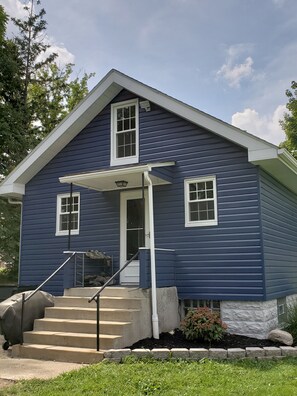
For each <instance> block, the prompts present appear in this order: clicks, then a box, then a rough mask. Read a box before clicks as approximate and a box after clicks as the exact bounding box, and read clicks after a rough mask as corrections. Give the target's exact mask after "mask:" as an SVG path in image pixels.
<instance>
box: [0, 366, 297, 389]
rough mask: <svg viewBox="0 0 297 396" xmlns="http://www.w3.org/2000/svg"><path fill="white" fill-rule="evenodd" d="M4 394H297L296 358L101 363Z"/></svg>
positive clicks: (26, 384)
mask: <svg viewBox="0 0 297 396" xmlns="http://www.w3.org/2000/svg"><path fill="white" fill-rule="evenodd" d="M0 395H30V396H33V395H38V396H43V395H44V396H61V395H72V396H74V395H88V396H89V395H117V396H122V395H127V396H128V395H129V396H131V395H178V396H182V395H195V396H196V395H199V396H200V395H208V396H212V395H228V396H230V395H236V396H237V395H244V396H249V395H251V396H257V395H259V396H265V395H267V396H268V395H269V396H294V395H297V359H293V358H291V359H289V358H287V359H283V360H260V361H255V360H244V361H237V362H236V361H234V362H227V361H225V362H217V361H211V360H203V361H200V362H186V361H176V362H173V361H166V362H157V361H143V362H135V361H133V360H132V359H131V358H130V359H128V360H127V361H126V362H125V363H124V364H115V363H100V364H96V365H92V366H88V367H85V368H83V369H81V370H79V371H72V372H69V373H66V374H63V375H61V376H59V377H57V378H56V379H53V380H48V381H41V380H31V381H22V382H21V383H18V384H17V385H14V386H12V387H9V388H3V389H2V390H0Z"/></svg>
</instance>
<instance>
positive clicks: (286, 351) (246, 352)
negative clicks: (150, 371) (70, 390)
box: [104, 346, 297, 363]
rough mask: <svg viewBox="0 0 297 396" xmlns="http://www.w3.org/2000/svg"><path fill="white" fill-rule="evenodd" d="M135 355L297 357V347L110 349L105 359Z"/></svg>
mask: <svg viewBox="0 0 297 396" xmlns="http://www.w3.org/2000/svg"><path fill="white" fill-rule="evenodd" d="M130 355H132V356H134V357H136V358H137V359H142V358H146V357H151V358H154V359H156V360H176V359H183V360H197V361H198V360H201V359H205V358H207V359H215V360H222V359H227V360H234V359H246V358H247V359H263V358H266V359H275V358H284V357H288V356H291V357H297V347H288V346H280V347H263V348H259V347H246V348H228V349H223V348H209V349H205V348H190V349H186V348H172V349H168V348H154V349H142V348H138V349H130V348H124V349H110V350H108V351H105V352H104V360H105V361H110V362H117V363H121V362H122V361H123V360H124V359H125V357H127V356H130Z"/></svg>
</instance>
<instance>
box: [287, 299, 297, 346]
mask: <svg viewBox="0 0 297 396" xmlns="http://www.w3.org/2000/svg"><path fill="white" fill-rule="evenodd" d="M284 330H285V331H287V332H288V333H290V334H292V337H293V340H294V344H296V343H297V304H294V305H290V306H289V307H288V314H287V320H286V324H285V326H284Z"/></svg>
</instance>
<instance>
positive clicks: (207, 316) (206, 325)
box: [181, 307, 227, 342]
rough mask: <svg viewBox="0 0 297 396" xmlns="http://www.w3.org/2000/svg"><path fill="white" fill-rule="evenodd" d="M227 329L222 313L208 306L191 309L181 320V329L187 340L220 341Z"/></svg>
mask: <svg viewBox="0 0 297 396" xmlns="http://www.w3.org/2000/svg"><path fill="white" fill-rule="evenodd" d="M226 329H227V325H226V324H225V323H223V322H222V320H221V319H220V315H219V314H218V313H217V312H212V311H211V310H210V309H209V308H206V307H205V308H195V309H190V310H189V311H188V313H187V315H186V317H185V319H184V320H183V321H182V322H181V331H182V332H183V334H184V336H185V337H186V339H187V340H198V339H201V340H204V341H209V342H211V341H219V340H220V339H221V338H222V337H223V335H224V334H225V333H226Z"/></svg>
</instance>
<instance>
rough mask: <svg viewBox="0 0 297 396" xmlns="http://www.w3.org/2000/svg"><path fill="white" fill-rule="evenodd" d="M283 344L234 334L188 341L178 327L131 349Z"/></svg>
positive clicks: (146, 339)
mask: <svg viewBox="0 0 297 396" xmlns="http://www.w3.org/2000/svg"><path fill="white" fill-rule="evenodd" d="M280 345H282V344H279V343H275V342H272V341H269V340H258V339H256V338H249V337H244V336H239V335H234V334H226V335H225V336H224V337H223V338H222V339H221V340H220V341H216V342H212V343H211V344H210V343H209V342H205V341H199V340H198V341H188V340H186V339H185V337H184V336H183V334H182V332H181V331H180V330H178V329H176V330H175V331H174V334H171V333H162V334H160V339H159V340H156V339H154V338H145V339H144V340H140V341H138V342H136V343H135V344H133V345H131V346H130V347H129V348H130V349H136V348H146V349H153V348H169V349H171V348H188V349H189V348H210V347H211V348H224V349H227V348H246V347H267V346H277V347H278V346H280Z"/></svg>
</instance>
